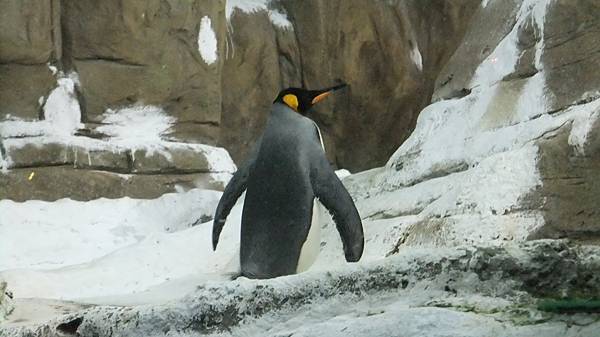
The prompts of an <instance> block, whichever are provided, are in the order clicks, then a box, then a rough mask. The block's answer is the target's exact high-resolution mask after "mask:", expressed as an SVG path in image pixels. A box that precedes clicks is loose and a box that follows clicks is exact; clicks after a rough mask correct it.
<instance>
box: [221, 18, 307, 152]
mask: <svg viewBox="0 0 600 337" xmlns="http://www.w3.org/2000/svg"><path fill="white" fill-rule="evenodd" d="M231 27H232V28H231V35H230V38H231V47H230V50H229V53H228V54H227V57H226V59H225V63H224V65H223V74H222V81H223V82H222V83H223V84H222V92H223V105H222V108H223V113H222V116H221V121H220V126H221V137H220V141H219V144H220V145H221V146H224V147H225V148H227V150H228V151H229V153H230V154H231V156H232V158H233V159H234V160H236V161H237V162H240V161H243V160H244V158H245V156H246V154H247V153H248V151H250V149H251V148H252V146H253V145H254V142H255V140H256V139H257V138H258V136H259V135H260V134H261V133H262V129H263V127H264V125H265V123H266V120H267V118H268V116H269V112H270V109H271V105H272V103H273V100H274V99H275V97H276V96H277V93H278V92H279V90H281V88H282V87H284V86H290V85H295V86H299V85H300V83H299V80H300V77H299V76H297V75H296V74H294V75H295V76H294V75H290V74H288V75H286V76H287V79H288V81H291V82H283V79H282V76H281V75H280V74H281V69H280V63H286V64H287V66H286V68H285V69H287V71H290V69H294V68H295V67H297V66H298V65H299V61H298V50H297V46H296V44H295V43H294V42H295V36H294V34H293V32H292V31H280V32H279V30H280V29H279V28H276V27H274V26H273V24H272V23H271V21H270V20H269V16H268V15H267V12H266V11H261V12H258V13H255V14H247V13H244V12H241V11H235V12H234V14H233V15H232V17H231Z"/></svg>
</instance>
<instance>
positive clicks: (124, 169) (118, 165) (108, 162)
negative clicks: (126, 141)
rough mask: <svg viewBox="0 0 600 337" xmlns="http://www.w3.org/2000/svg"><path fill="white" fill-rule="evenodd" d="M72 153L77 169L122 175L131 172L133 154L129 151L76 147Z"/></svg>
mask: <svg viewBox="0 0 600 337" xmlns="http://www.w3.org/2000/svg"><path fill="white" fill-rule="evenodd" d="M72 152H73V166H74V167H75V168H78V169H92V170H103V171H112V172H120V173H129V172H131V153H130V151H129V150H113V151H111V150H96V149H86V148H84V147H82V146H76V147H74V148H73V150H72Z"/></svg>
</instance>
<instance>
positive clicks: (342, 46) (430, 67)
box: [282, 0, 479, 170]
mask: <svg viewBox="0 0 600 337" xmlns="http://www.w3.org/2000/svg"><path fill="white" fill-rule="evenodd" d="M282 4H283V6H284V7H285V9H286V10H287V13H288V16H289V17H290V20H291V21H292V22H293V23H294V28H295V32H296V36H297V39H298V43H299V50H300V52H301V65H300V66H301V69H302V81H303V84H304V85H306V87H312V88H319V87H324V86H327V85H331V84H332V82H333V81H336V80H344V81H346V82H348V83H349V84H350V88H349V89H348V90H346V91H345V92H340V93H339V94H337V95H336V96H335V97H333V98H332V99H328V101H326V102H324V103H322V104H321V106H318V107H316V108H315V112H314V118H315V119H316V120H317V121H318V122H319V124H320V125H321V128H322V131H323V132H324V133H325V134H326V138H329V137H330V139H331V140H332V141H333V143H334V146H333V147H334V149H335V163H336V164H337V165H338V166H340V167H345V168H350V169H352V170H362V169H366V168H370V167H374V166H379V165H382V164H383V163H384V162H385V161H386V160H387V159H388V158H389V156H390V155H391V153H393V151H395V149H396V148H397V147H398V146H399V145H400V144H401V143H402V142H403V141H404V140H405V139H406V138H407V137H408V135H409V134H410V133H411V131H412V130H413V128H414V124H415V122H416V117H417V115H418V113H419V111H420V110H421V109H422V108H423V107H424V106H425V105H427V104H428V103H429V101H430V97H431V93H432V89H433V80H434V78H435V76H436V75H437V73H438V72H439V70H440V68H441V67H442V66H443V65H444V63H445V62H446V60H447V59H448V58H449V57H450V55H451V54H452V52H453V50H454V49H455V48H456V47H457V46H458V43H459V42H460V40H461V38H462V35H463V33H464V31H465V29H466V27H467V26H468V23H469V18H470V15H471V13H472V12H473V9H474V8H477V6H478V5H479V2H477V1H446V2H433V1H419V2H399V3H390V2H385V1H374V2H369V4H368V6H365V3H364V2H363V1H339V0H338V1H323V0H313V1H304V2H302V3H300V2H297V1H284V2H283V3H282ZM315 18H319V19H318V20H315ZM441 36H443V38H440V37H441ZM433 41H435V42H433ZM417 50H418V53H417ZM419 54H420V61H418V60H419ZM419 63H420V65H419ZM419 68H422V70H420V69H419ZM328 152H330V153H331V152H333V151H331V150H330V149H328Z"/></svg>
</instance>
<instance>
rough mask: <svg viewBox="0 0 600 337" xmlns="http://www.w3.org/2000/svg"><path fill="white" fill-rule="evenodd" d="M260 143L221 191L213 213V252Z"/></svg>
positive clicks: (245, 180)
mask: <svg viewBox="0 0 600 337" xmlns="http://www.w3.org/2000/svg"><path fill="white" fill-rule="evenodd" d="M260 142H261V140H260V139H259V140H258V142H257V144H256V146H255V148H254V150H253V151H252V152H251V153H250V156H249V157H248V159H247V160H246V162H245V163H244V164H242V165H241V166H240V167H239V168H238V170H237V171H235V173H234V174H233V177H232V178H231V180H230V181H229V183H227V186H225V190H224V191H223V195H222V196H221V199H220V200H219V205H218V206H217V210H216V211H215V217H214V219H213V230H212V245H213V250H216V249H217V244H218V243H219V236H220V235H221V231H222V230H223V226H225V221H226V220H227V216H228V215H229V213H230V212H231V209H232V208H233V206H234V205H235V203H236V202H237V200H238V199H239V197H240V196H241V195H242V193H244V191H245V190H246V185H247V183H248V176H249V175H250V171H251V170H252V167H253V166H254V162H255V161H256V156H257V152H258V148H259V145H260Z"/></svg>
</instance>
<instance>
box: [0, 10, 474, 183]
mask: <svg viewBox="0 0 600 337" xmlns="http://www.w3.org/2000/svg"><path fill="white" fill-rule="evenodd" d="M476 5H477V1H475V0H456V1H448V2H443V3H440V2H435V1H425V2H405V1H399V2H395V3H390V2H387V1H374V2H371V3H369V4H365V3H364V2H360V1H350V2H344V1H334V2H329V1H321V0H315V1H310V2H307V3H305V4H303V5H302V6H299V4H298V3H296V2H294V1H262V2H261V1H258V2H252V1H249V2H247V3H245V2H243V1H241V2H236V1H230V3H229V4H227V3H226V1H224V0H221V1H210V2H206V1H199V0H196V1H175V0H173V1H159V0H153V1H126V2H123V1H120V0H110V1H103V2H101V3H98V2H97V1H87V0H84V1H61V2H59V1H42V2H36V3H35V4H34V3H29V2H25V3H19V4H17V3H15V2H14V1H3V2H2V3H0V7H1V8H2V9H3V10H2V15H3V16H2V18H3V20H2V26H1V27H0V28H3V29H2V34H1V35H0V44H1V48H0V50H1V52H0V63H1V64H0V78H1V79H2V80H1V81H0V103H1V104H0V118H1V119H7V118H12V119H14V118H22V119H26V120H37V119H40V118H44V113H43V110H42V108H43V105H44V103H45V100H46V99H47V97H48V95H49V93H50V91H51V90H52V89H53V87H55V86H56V80H57V78H58V77H60V76H62V75H61V74H60V73H58V74H54V75H53V71H54V68H53V71H52V72H51V71H50V69H49V68H48V66H47V65H46V64H48V65H53V66H56V67H57V68H58V70H59V71H62V72H63V73H65V74H70V73H73V74H77V75H76V76H77V81H76V83H75V84H76V94H77V97H78V101H79V105H80V107H81V122H84V123H86V126H88V127H89V128H91V133H92V134H95V132H96V131H95V130H94V129H95V128H98V127H101V126H102V125H106V124H107V123H108V124H110V123H111V122H110V121H107V120H106V118H105V112H106V111H107V109H113V110H118V109H120V108H123V107H127V106H130V105H133V104H144V105H157V106H161V107H162V108H163V109H164V110H165V111H166V113H167V114H168V115H169V116H171V117H173V118H174V122H173V125H172V127H171V128H170V129H169V130H168V132H166V133H165V134H164V137H165V138H166V139H170V140H173V141H178V142H191V143H197V142H201V143H205V144H219V145H221V146H224V147H225V148H227V149H228V150H229V151H230V152H231V154H232V157H233V158H234V159H235V160H236V161H241V160H243V158H244V157H245V154H246V153H247V152H248V150H249V149H250V147H251V146H252V145H253V143H254V141H255V140H256V138H257V136H258V134H259V133H260V131H261V129H262V127H263V125H264V123H265V121H266V118H267V116H268V111H269V107H270V104H271V102H272V100H273V97H274V95H275V94H276V93H277V92H278V91H279V90H280V89H281V88H282V87H286V86H292V85H293V86H307V87H311V88H312V87H323V86H328V85H331V84H333V83H335V82H337V81H339V80H345V81H347V82H349V83H351V89H349V90H347V91H345V92H343V93H340V95H338V97H335V98H332V99H330V101H329V102H326V103H324V104H323V106H322V107H320V108H319V109H318V110H317V111H316V113H315V119H316V120H317V121H318V122H319V123H320V124H321V126H322V129H323V132H324V136H325V141H326V144H327V148H328V153H329V156H330V159H331V161H332V162H333V163H334V164H336V165H338V166H342V167H347V168H350V169H353V170H358V169H364V168H369V167H373V166H375V165H378V164H382V163H383V162H384V160H386V159H387V158H388V157H389V155H390V154H391V152H392V151H393V150H394V149H395V148H396V147H397V146H398V145H399V144H400V143H401V142H402V141H403V140H404V139H405V138H406V137H407V136H408V134H409V133H410V131H411V130H412V128H413V127H414V123H415V120H416V116H417V113H418V111H419V110H420V109H421V108H422V107H423V106H424V105H426V104H427V102H428V101H429V98H430V96H431V92H432V88H433V81H434V79H435V76H436V74H437V72H438V71H439V69H440V68H441V67H442V65H443V64H444V63H445V60H447V59H448V58H449V57H450V55H451V54H452V51H453V50H454V48H456V46H457V45H458V43H459V41H460V39H461V37H462V34H463V33H464V31H465V29H466V27H467V26H468V25H467V24H468V18H469V17H470V15H471V14H472V13H473V12H474V9H475V8H476V7H477V6H476ZM315 18H318V20H315ZM203 20H204V21H203ZM202 22H206V23H207V27H208V30H205V31H208V32H209V35H208V36H209V37H211V36H213V37H214V50H213V51H211V52H213V53H214V57H215V58H214V60H213V59H212V58H209V59H204V57H205V56H203V54H202V53H203V52H206V51H204V49H205V48H206V46H209V47H210V46H212V45H211V43H212V42H211V41H207V40H206V39H207V37H206V36H201V35H202V34H200V30H201V23H202ZM211 34H212V35H211ZM442 35H443V36H444V38H441V39H440V38H439V36H442ZM209 40H210V39H209ZM209 54H210V53H209ZM74 76H75V75H74ZM113 159H115V158H113ZM28 160H29V161H37V162H39V165H43V164H44V158H42V157H40V158H29V159H28ZM25 161H27V160H25ZM46 164H47V165H56V163H53V162H51V161H48V162H46ZM36 165H38V164H36ZM106 165H114V167H107V166H106ZM101 166H102V167H103V168H106V169H108V170H111V171H119V172H121V171H124V170H123V162H121V161H119V160H116V161H114V160H112V159H107V160H105V163H104V164H103V165H101ZM149 170H150V171H153V172H154V171H156V168H149Z"/></svg>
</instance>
